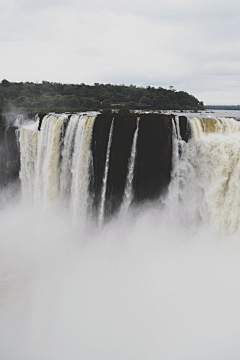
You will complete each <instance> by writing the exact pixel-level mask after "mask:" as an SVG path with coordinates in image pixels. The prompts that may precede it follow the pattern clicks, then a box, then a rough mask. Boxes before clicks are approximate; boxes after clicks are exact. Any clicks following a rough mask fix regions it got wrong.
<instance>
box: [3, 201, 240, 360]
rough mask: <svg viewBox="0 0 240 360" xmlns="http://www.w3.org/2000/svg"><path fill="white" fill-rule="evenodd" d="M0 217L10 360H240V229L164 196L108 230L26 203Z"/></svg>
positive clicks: (6, 348) (116, 221)
mask: <svg viewBox="0 0 240 360" xmlns="http://www.w3.org/2000/svg"><path fill="white" fill-rule="evenodd" d="M0 223H1V237H0V247H1V250H0V274H1V275H0V349H1V350H0V354H1V359H11V360H15V359H16V360H21V359H24V360H32V359H36V360H38V359H39V360H45V359H51V360H67V359H73V360H74V359H84V360H101V359H104V360H106V359H114V360H128V359H129V360H130V359H131V360H132V359H144V360H145V359H154V360H155V359H165V360H168V359H169V360H170V359H171V360H175V359H176V360H179V359H184V360H187V359H189V360H190V359H191V360H193V359H194V360H195V359H201V360H203V359H204V360H205V359H211V360H213V359H218V360H221V359H224V360H225V359H228V360H233V359H239V353H240V344H239V336H240V326H239V324H240V313H239V301H240V286H239V285H240V277H239V273H240V261H239V260H240V255H239V254H240V251H239V250H240V244H239V240H238V234H235V235H232V236H228V237H227V238H226V237H219V236H218V235H216V233H213V232H212V231H211V230H210V229H209V228H208V227H207V225H203V226H201V227H199V228H198V229H197V230H196V229H190V228H186V227H184V226H181V225H180V224H179V223H178V222H177V219H176V222H173V221H172V220H171V221H170V220H169V219H168V216H167V213H166V211H165V210H163V209H161V207H160V206H159V204H158V203H156V204H152V205H151V206H145V207H142V208H138V209H132V210H131V211H130V212H129V213H128V214H127V216H124V217H119V218H115V219H112V220H111V221H110V222H109V223H108V224H105V226H104V227H103V229H102V231H99V230H97V229H96V228H95V227H94V226H90V227H89V228H85V229H82V230H81V229H78V230H77V231H76V230H74V228H73V227H72V223H71V219H70V216H69V214H68V212H65V211H64V210H54V211H53V210H52V211H51V212H44V211H42V212H40V211H39V210H37V209H34V208H33V207H29V206H28V205H26V204H25V205H24V204H23V203H20V202H19V203H18V204H15V205H11V206H10V205H8V206H7V207H5V208H4V209H2V210H1V211H0Z"/></svg>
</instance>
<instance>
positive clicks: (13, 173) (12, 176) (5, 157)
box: [0, 124, 20, 187]
mask: <svg viewBox="0 0 240 360" xmlns="http://www.w3.org/2000/svg"><path fill="white" fill-rule="evenodd" d="M16 130H17V128H16V127H14V126H6V125H2V124H0V187H5V186H6V185H8V184H9V183H10V182H13V181H18V180H19V171H20V156H19V147H18V143H17V136H16Z"/></svg>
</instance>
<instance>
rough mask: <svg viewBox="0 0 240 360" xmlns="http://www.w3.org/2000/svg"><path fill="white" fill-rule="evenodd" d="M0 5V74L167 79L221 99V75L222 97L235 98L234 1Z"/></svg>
mask: <svg viewBox="0 0 240 360" xmlns="http://www.w3.org/2000/svg"><path fill="white" fill-rule="evenodd" d="M0 9H1V10H2V11H1V14H2V15H1V22H0V33H1V38H0V39H1V41H0V48H1V54H2V55H1V58H2V66H1V69H0V78H8V79H9V80H10V81H26V80H30V81H36V80H50V81H60V82H68V83H69V82H74V83H78V82H86V83H94V82H103V83H126V84H130V83H134V84H136V85H144V86H145V85H148V84H150V85H155V86H163V87H164V86H165V87H168V86H169V85H174V86H175V87H176V88H177V89H178V90H185V91H189V92H191V93H193V94H194V95H196V96H201V100H203V101H204V102H205V103H210V102H212V101H213V100H214V101H216V102H217V103H221V102H222V101H223V100H225V96H224V99H223V98H222V96H221V95H220V92H219V91H220V90H219V88H218V87H219V84H222V83H223V82H225V80H226V76H228V81H229V83H228V84H229V86H230V88H231V89H232V91H231V92H229V93H228V95H227V98H228V103H231V102H232V103H236V101H237V102H238V98H239V97H240V92H239V91H238V90H237V89H236V88H235V86H234V79H236V77H238V75H239V60H238V59H239V55H240V54H239V50H238V49H239V48H240V46H239V45H240V44H239V42H240V41H239V31H240V30H239V12H240V4H238V3H237V2H236V1H234V0H231V1H229V2H228V3H226V2H225V1H218V2H217V1H215V0H210V1H206V0H204V1H202V2H199V1H195V0H191V1H190V0H181V1H179V0H178V1H177V0H171V1H168V2H166V1H156V0H150V1H148V2H146V0H144V1H143V0H140V1H136V0H131V1H128V2H125V1H122V2H121V3H120V2H117V1H108V0H92V1H89V2H86V1H75V0H70V1H68V2H66V1H65V0H61V1H55V0H50V1H34V2H32V1H29V0H25V1H24V0H22V1H18V2H17V1H14V0H12V1H8V2H5V1H1V2H0ZM232 86H233V87H232ZM210 88H211V89H213V90H211V91H208V89H210ZM206 91H208V93H207V98H202V95H203V96H205V95H204V94H205V92H206ZM217 93H218V94H219V97H216V94H217ZM233 94H234V98H233Z"/></svg>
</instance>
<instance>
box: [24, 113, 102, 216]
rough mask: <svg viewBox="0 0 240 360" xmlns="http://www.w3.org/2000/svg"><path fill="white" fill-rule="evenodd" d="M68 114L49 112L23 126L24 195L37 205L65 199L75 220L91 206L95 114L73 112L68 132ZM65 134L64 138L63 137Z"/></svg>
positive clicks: (46, 204)
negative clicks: (27, 126) (39, 122)
mask: <svg viewBox="0 0 240 360" xmlns="http://www.w3.org/2000/svg"><path fill="white" fill-rule="evenodd" d="M67 120H68V117H67V115H66V114H63V115H55V114H50V115H46V116H45V117H44V118H43V121H42V124H41V131H37V128H38V122H37V123H35V124H34V125H33V126H31V127H30V128H21V129H20V152H21V171H20V178H21V182H22V190H23V197H24V198H25V199H26V198H27V197H30V199H31V200H32V201H33V202H34V203H35V204H37V205H39V204H43V205H44V206H49V205H50V204H54V203H58V202H59V201H60V202H61V201H63V202H64V203H65V204H69V203H70V204H71V208H72V211H73V215H74V219H75V220H74V221H75V222H76V223H77V222H78V220H79V221H80V220H82V219H83V218H84V217H85V215H86V213H87V209H88V206H89V201H90V200H89V199H90V197H89V195H88V186H89V176H90V175H89V166H90V161H91V149H90V146H91V136H92V130H93V124H94V120H95V115H93V116H88V115H73V116H71V118H70V120H69V121H68V124H67V128H66V131H65V134H64V135H63V129H64V126H65V125H64V124H65V123H66V121H67ZM62 136H64V138H63V139H62Z"/></svg>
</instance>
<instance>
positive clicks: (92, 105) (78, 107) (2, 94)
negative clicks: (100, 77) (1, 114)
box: [0, 79, 204, 114]
mask: <svg viewBox="0 0 240 360" xmlns="http://www.w3.org/2000/svg"><path fill="white" fill-rule="evenodd" d="M14 108H16V109H17V110H18V111H19V112H21V111H22V112H27V113H35V114H36V113H39V112H50V111H54V112H59V113H60V112H77V111H89V110H100V109H107V108H128V109H149V110H195V111H196V110H203V109H204V105H203V102H201V101H199V100H198V99H196V98H195V97H194V96H193V95H190V94H188V93H187V92H185V91H176V90H175V89H174V88H173V87H172V86H170V88H169V89H164V88H162V87H158V88H155V87H152V86H147V87H137V86H134V85H130V86H126V85H123V84H122V85H112V84H99V83H95V84H94V85H86V84H83V83H82V84H62V83H55V82H48V81H42V82H41V83H33V82H10V81H8V80H6V79H4V80H2V81H1V83H0V110H2V111H12V109H14Z"/></svg>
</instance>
